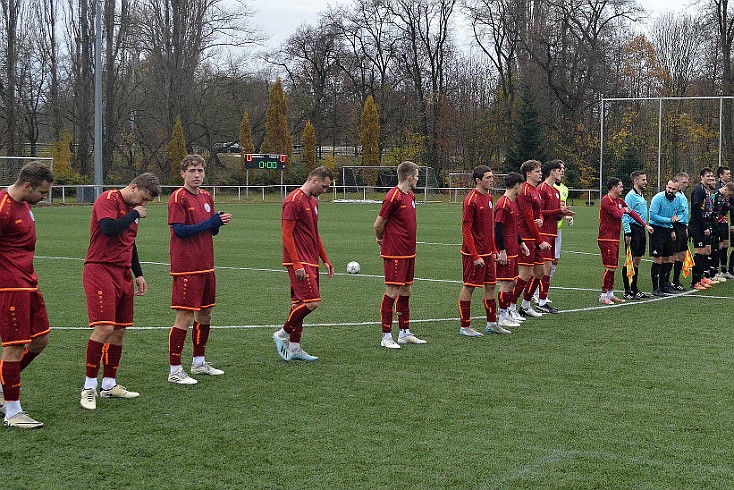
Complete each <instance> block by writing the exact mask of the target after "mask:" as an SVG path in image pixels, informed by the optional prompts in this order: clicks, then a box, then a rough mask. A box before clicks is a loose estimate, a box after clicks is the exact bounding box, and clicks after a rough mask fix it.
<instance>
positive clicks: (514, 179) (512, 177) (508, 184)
mask: <svg viewBox="0 0 734 490" xmlns="http://www.w3.org/2000/svg"><path fill="white" fill-rule="evenodd" d="M523 182H524V179H523V178H522V175H520V174H519V173H517V172H510V173H509V174H507V175H505V189H512V188H513V187H515V186H516V185H517V184H522V183H523Z"/></svg>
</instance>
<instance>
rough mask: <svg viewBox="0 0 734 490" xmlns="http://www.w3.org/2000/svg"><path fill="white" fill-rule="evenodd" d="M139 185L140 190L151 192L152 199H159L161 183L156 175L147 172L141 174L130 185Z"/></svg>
mask: <svg viewBox="0 0 734 490" xmlns="http://www.w3.org/2000/svg"><path fill="white" fill-rule="evenodd" d="M133 184H135V185H137V186H138V188H140V189H145V190H146V191H148V192H150V197H158V196H159V195H160V193H161V182H160V180H158V177H156V176H155V174H152V173H150V172H145V173H144V174H140V175H138V176H137V177H135V178H134V179H133V181H132V182H130V185H133Z"/></svg>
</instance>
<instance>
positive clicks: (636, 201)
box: [622, 170, 650, 299]
mask: <svg viewBox="0 0 734 490" xmlns="http://www.w3.org/2000/svg"><path fill="white" fill-rule="evenodd" d="M630 180H631V181H632V189H630V191H629V192H628V193H627V195H626V196H624V202H625V204H627V207H628V208H630V209H631V210H632V211H634V212H636V213H637V214H638V215H639V216H640V217H641V218H642V219H645V220H646V219H647V216H648V212H649V209H648V206H647V200H646V199H645V196H644V192H645V189H646V188H647V174H646V173H645V172H643V171H642V170H636V171H634V172H632V173H631V174H630ZM622 227H623V228H624V246H625V249H627V248H629V250H630V255H632V266H633V268H634V274H633V275H632V281H630V280H629V277H628V276H627V266H626V265H624V266H622V281H623V282H624V299H643V298H649V297H650V295H648V294H645V293H643V292H642V291H640V289H639V287H638V285H637V280H638V278H639V272H640V262H641V261H642V256H643V255H645V248H646V246H647V234H646V233H645V230H644V229H643V228H642V226H640V225H638V224H637V223H636V222H635V220H633V219H632V218H631V217H630V215H629V214H625V215H624V216H622Z"/></svg>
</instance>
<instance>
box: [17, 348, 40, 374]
mask: <svg viewBox="0 0 734 490" xmlns="http://www.w3.org/2000/svg"><path fill="white" fill-rule="evenodd" d="M38 354H40V352H31V351H29V350H28V349H26V350H24V351H23V357H21V358H20V370H21V371H22V370H24V369H25V368H26V367H28V364H30V363H31V361H32V360H33V359H35V358H36V357H38Z"/></svg>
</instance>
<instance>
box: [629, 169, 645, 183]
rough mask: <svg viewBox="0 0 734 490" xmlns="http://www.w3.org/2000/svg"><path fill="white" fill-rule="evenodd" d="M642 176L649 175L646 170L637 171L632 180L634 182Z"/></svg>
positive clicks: (633, 173)
mask: <svg viewBox="0 0 734 490" xmlns="http://www.w3.org/2000/svg"><path fill="white" fill-rule="evenodd" d="M642 175H647V172H645V171H644V170H635V171H634V172H632V173H631V174H630V180H631V181H632V182H634V181H635V179H636V178H637V177H640V176H642Z"/></svg>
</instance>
